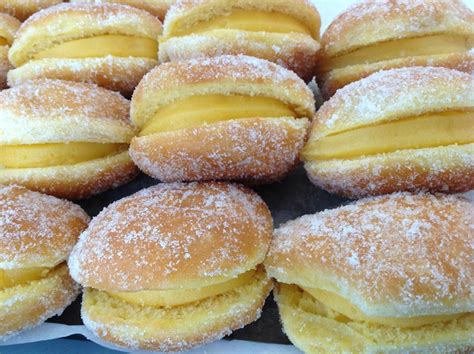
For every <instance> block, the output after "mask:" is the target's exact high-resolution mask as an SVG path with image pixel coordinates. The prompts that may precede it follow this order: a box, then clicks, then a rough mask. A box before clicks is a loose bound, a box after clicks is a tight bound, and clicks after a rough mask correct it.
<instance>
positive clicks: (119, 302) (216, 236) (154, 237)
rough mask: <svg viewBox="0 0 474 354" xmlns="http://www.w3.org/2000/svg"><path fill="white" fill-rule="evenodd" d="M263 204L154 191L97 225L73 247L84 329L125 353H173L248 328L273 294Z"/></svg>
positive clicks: (214, 186)
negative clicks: (82, 290) (266, 264)
mask: <svg viewBox="0 0 474 354" xmlns="http://www.w3.org/2000/svg"><path fill="white" fill-rule="evenodd" d="M272 233H273V227H272V218H271V215H270V212H269V210H268V208H267V206H266V205H265V203H264V202H263V201H262V200H261V199H260V197H258V195H256V194H255V193H254V192H252V191H251V190H250V189H247V188H244V187H241V186H238V185H232V184H224V183H189V184H179V183H176V184H158V185H157V186H154V187H151V188H148V189H144V190H142V191H140V192H138V193H136V194H134V195H131V196H129V197H126V198H124V199H121V200H119V201H117V202H115V203H113V204H111V205H110V206H109V207H107V208H106V209H104V210H103V211H102V212H101V213H100V214H99V215H98V216H97V217H95V218H94V219H93V220H92V222H91V224H90V226H89V228H88V229H87V230H86V231H85V232H84V233H83V234H82V235H81V237H80V240H79V242H78V244H77V245H76V246H75V247H74V250H73V252H72V253H71V257H70V258H69V266H70V270H71V275H72V277H73V278H74V279H75V280H76V281H77V282H79V283H80V284H82V285H83V286H84V287H85V288H86V289H85V293H84V297H83V302H82V311H81V313H82V319H83V321H84V324H85V325H86V326H87V327H88V328H89V329H90V330H92V331H93V332H94V333H95V334H97V335H98V336H99V337H101V338H102V339H104V340H106V341H109V342H112V343H114V344H116V345H119V346H122V347H125V348H128V349H148V350H159V351H181V350H185V349H189V348H192V347H195V346H198V345H201V344H204V343H208V342H211V341H214V340H217V339H220V338H222V337H223V336H225V335H227V334H230V333H231V332H232V331H233V330H235V329H237V328H241V327H243V326H245V325H247V324H248V323H250V322H253V321H254V320H255V319H256V318H258V317H259V316H260V312H261V309H262V306H263V303H264V301H265V298H266V297H267V295H268V293H269V292H270V291H271V288H272V282H271V281H270V280H269V279H268V278H267V276H266V274H265V272H264V270H263V267H262V266H261V263H262V262H263V260H264V258H265V256H266V253H267V251H268V247H269V244H270V241H271V237H272Z"/></svg>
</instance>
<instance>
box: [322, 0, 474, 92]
mask: <svg viewBox="0 0 474 354" xmlns="http://www.w3.org/2000/svg"><path fill="white" fill-rule="evenodd" d="M473 45H474V13H473V12H472V10H471V9H470V8H469V7H467V6H466V5H464V4H463V2H462V1H461V0H363V1H360V2H357V3H356V4H354V5H352V6H350V7H349V8H348V9H347V10H346V11H344V12H343V13H341V14H340V15H339V16H338V17H336V19H335V20H334V21H333V22H332V23H331V24H330V25H329V27H328V29H327V30H326V32H325V33H324V34H323V36H322V39H321V50H320V51H319V52H318V59H317V64H316V78H317V80H318V82H319V84H320V87H321V89H322V90H321V91H322V93H323V96H326V97H330V96H332V95H333V94H334V92H335V91H336V90H337V89H339V88H341V87H343V86H345V85H347V84H348V83H350V82H353V81H357V80H359V79H361V78H363V77H366V76H369V75H370V74H372V73H374V72H376V71H379V70H387V69H393V68H401V67H407V66H442V67H446V68H450V69H457V70H460V71H464V72H467V73H471V72H473V71H474V52H473V51H472V48H473Z"/></svg>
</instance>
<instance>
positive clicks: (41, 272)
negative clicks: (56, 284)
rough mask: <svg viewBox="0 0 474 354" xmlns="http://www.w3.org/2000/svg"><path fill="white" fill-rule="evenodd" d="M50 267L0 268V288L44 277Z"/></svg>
mask: <svg viewBox="0 0 474 354" xmlns="http://www.w3.org/2000/svg"><path fill="white" fill-rule="evenodd" d="M49 270H50V268H46V267H35V268H17V269H0V290H3V289H6V288H11V287H13V286H16V285H21V284H25V283H28V282H30V281H34V280H39V279H42V278H44V277H45V276H46V275H47V274H48V272H49Z"/></svg>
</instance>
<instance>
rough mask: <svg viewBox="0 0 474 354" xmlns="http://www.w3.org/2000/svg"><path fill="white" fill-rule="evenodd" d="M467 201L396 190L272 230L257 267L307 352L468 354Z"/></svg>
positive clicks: (472, 320)
mask: <svg viewBox="0 0 474 354" xmlns="http://www.w3.org/2000/svg"><path fill="white" fill-rule="evenodd" d="M473 230H474V206H473V204H471V203H470V202H469V201H467V200H465V199H462V198H460V197H457V196H449V195H436V196H435V195H430V194H418V195H413V194H408V193H396V194H392V195H387V196H379V197H372V198H367V199H363V200H360V201H358V202H356V203H354V204H350V205H346V206H343V207H339V208H337V209H334V210H326V211H324V212H321V213H318V214H315V215H306V216H303V217H301V218H298V219H296V220H294V221H290V222H288V223H286V224H284V225H283V226H281V227H280V228H279V229H277V230H276V232H275V237H274V240H273V242H272V245H271V247H270V251H269V254H268V258H267V259H266V261H265V268H266V270H267V272H268V274H269V275H270V276H272V277H274V278H275V279H276V280H277V281H278V283H279V285H277V287H276V291H275V292H274V293H275V297H276V301H277V303H278V307H279V310H280V316H281V321H282V324H283V329H284V331H285V332H286V334H287V335H288V337H289V338H290V340H291V341H292V342H293V343H294V344H295V345H296V346H297V347H298V348H300V349H301V350H303V351H304V352H305V353H317V354H320V353H415V352H416V353H471V352H472V350H474V338H473V336H472V333H473V331H474V313H473V310H474V293H473V287H472V284H473V282H474V278H473V277H474V274H473V263H472V260H473V257H474V254H473V248H472V240H473V236H474V234H473Z"/></svg>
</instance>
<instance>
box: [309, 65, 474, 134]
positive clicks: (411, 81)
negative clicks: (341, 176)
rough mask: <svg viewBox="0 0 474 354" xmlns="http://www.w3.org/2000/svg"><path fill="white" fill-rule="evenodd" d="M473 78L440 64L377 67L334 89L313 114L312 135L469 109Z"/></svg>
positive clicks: (471, 99) (472, 96) (473, 85)
mask: <svg viewBox="0 0 474 354" xmlns="http://www.w3.org/2000/svg"><path fill="white" fill-rule="evenodd" d="M472 92H474V78H473V77H472V76H471V75H469V74H466V73H462V72H459V71H456V70H450V69H446V68H440V67H411V68H401V69H392V70H386V71H379V72H377V73H375V74H372V75H370V76H369V77H367V78H364V79H362V80H360V81H357V82H353V83H351V84H349V85H347V86H345V87H344V88H342V89H340V90H338V91H337V92H336V94H335V95H334V96H333V97H332V98H331V99H330V100H329V101H326V102H325V103H324V104H323V106H322V107H321V108H320V110H319V111H318V112H317V113H316V117H315V124H314V126H313V129H312V136H311V138H310V139H311V140H316V139H319V138H320V137H322V136H325V135H329V134H334V133H338V132H342V131H345V130H349V129H355V128H358V127H362V126H365V125H372V124H375V123H379V124H380V123H382V122H387V121H391V120H397V119H402V118H407V117H410V116H416V115H421V114H424V113H429V112H440V111H448V110H451V111H453V110H463V109H470V108H471V109H472V107H474V95H473V94H472Z"/></svg>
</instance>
